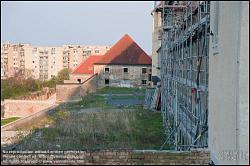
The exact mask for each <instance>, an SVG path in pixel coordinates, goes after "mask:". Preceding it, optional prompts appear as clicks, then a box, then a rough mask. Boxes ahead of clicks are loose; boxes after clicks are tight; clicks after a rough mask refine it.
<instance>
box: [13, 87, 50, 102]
mask: <svg viewBox="0 0 250 166" xmlns="http://www.w3.org/2000/svg"><path fill="white" fill-rule="evenodd" d="M54 94H55V89H49V88H44V89H43V90H42V91H38V92H34V93H31V94H29V95H25V96H19V97H15V98H14V99H15V100H47V99H49V98H50V97H51V96H53V95H54Z"/></svg>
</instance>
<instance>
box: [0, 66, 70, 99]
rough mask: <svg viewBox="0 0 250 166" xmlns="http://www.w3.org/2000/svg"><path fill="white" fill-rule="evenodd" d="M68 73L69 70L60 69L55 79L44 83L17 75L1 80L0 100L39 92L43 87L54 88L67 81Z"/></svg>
mask: <svg viewBox="0 0 250 166" xmlns="http://www.w3.org/2000/svg"><path fill="white" fill-rule="evenodd" d="M69 73H70V70H69V69H67V68H65V69H62V70H61V71H59V72H58V74H57V76H56V77H54V78H52V79H50V80H46V81H44V82H42V81H40V80H37V79H33V78H27V79H25V78H24V77H23V76H21V75H19V74H18V73H17V74H16V75H15V76H14V77H10V78H7V79H4V80H1V100H4V99H8V98H13V97H18V96H23V95H27V94H29V93H31V92H35V91H40V90H42V88H43V87H49V88H55V87H56V84H60V83H63V80H68V79H69Z"/></svg>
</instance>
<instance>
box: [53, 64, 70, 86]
mask: <svg viewBox="0 0 250 166" xmlns="http://www.w3.org/2000/svg"><path fill="white" fill-rule="evenodd" d="M69 73H70V70H69V69H68V68H64V69H62V70H61V71H59V72H58V74H57V79H56V80H57V81H56V82H57V83H63V80H69Z"/></svg>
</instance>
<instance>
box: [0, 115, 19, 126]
mask: <svg viewBox="0 0 250 166" xmlns="http://www.w3.org/2000/svg"><path fill="white" fill-rule="evenodd" d="M17 119H19V118H18V117H13V118H8V119H1V126H3V125H6V124H8V123H10V122H13V121H15V120H17Z"/></svg>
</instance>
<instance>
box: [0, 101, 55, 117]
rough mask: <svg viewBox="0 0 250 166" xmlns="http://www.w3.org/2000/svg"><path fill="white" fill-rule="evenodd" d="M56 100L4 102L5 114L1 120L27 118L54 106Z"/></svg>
mask: <svg viewBox="0 0 250 166" xmlns="http://www.w3.org/2000/svg"><path fill="white" fill-rule="evenodd" d="M54 103H55V100H8V99H6V100H4V113H3V117H1V118H10V117H21V118H23V117H27V116H30V115H32V114H34V113H36V112H39V111H41V110H43V109H45V108H48V107H50V106H52V105H53V104H54Z"/></svg>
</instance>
